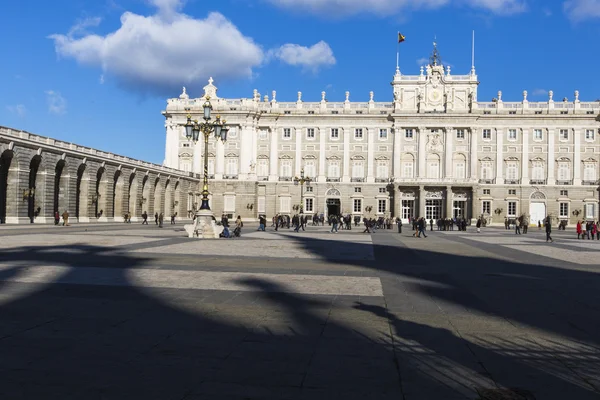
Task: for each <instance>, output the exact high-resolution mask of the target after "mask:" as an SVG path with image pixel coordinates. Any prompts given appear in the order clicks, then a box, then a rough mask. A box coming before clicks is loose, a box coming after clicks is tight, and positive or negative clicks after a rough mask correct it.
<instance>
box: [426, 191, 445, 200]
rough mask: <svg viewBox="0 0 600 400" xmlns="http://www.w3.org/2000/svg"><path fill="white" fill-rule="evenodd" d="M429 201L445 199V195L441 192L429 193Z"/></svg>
mask: <svg viewBox="0 0 600 400" xmlns="http://www.w3.org/2000/svg"><path fill="white" fill-rule="evenodd" d="M426 197H427V198H428V199H443V198H444V193H443V192H442V191H441V190H437V191H430V192H427V196H426Z"/></svg>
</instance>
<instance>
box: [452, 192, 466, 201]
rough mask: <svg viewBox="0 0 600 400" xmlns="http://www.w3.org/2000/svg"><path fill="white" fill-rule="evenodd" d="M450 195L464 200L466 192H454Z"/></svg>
mask: <svg viewBox="0 0 600 400" xmlns="http://www.w3.org/2000/svg"><path fill="white" fill-rule="evenodd" d="M452 197H454V198H455V199H459V200H466V199H467V194H466V193H465V192H454V193H452Z"/></svg>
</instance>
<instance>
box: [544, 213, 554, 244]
mask: <svg viewBox="0 0 600 400" xmlns="http://www.w3.org/2000/svg"><path fill="white" fill-rule="evenodd" d="M551 233H552V222H551V220H550V217H547V218H546V243H548V240H549V241H550V243H552V242H554V240H552V236H550V234H551Z"/></svg>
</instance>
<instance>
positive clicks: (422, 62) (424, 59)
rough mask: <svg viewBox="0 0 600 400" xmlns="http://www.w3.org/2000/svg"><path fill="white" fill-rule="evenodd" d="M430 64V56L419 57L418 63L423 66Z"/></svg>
mask: <svg viewBox="0 0 600 400" xmlns="http://www.w3.org/2000/svg"><path fill="white" fill-rule="evenodd" d="M427 64H429V58H428V57H421V58H418V59H417V65H418V66H421V65H427Z"/></svg>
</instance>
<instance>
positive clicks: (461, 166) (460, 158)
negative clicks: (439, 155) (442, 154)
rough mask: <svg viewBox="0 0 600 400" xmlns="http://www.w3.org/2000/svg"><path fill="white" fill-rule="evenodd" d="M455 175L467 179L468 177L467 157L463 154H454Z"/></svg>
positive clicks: (457, 177)
mask: <svg viewBox="0 0 600 400" xmlns="http://www.w3.org/2000/svg"><path fill="white" fill-rule="evenodd" d="M453 167H454V177H455V178H456V179H465V178H466V177H467V159H466V158H465V156H464V155H462V154H457V155H456V156H454V165H453Z"/></svg>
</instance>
